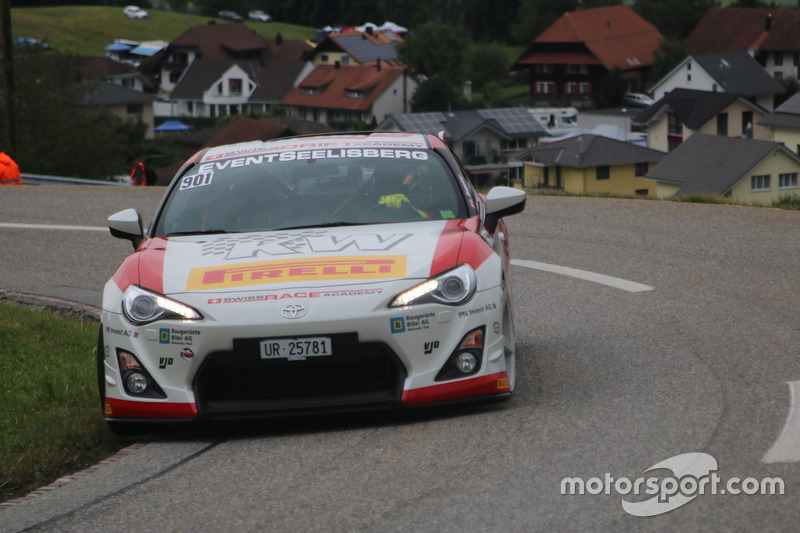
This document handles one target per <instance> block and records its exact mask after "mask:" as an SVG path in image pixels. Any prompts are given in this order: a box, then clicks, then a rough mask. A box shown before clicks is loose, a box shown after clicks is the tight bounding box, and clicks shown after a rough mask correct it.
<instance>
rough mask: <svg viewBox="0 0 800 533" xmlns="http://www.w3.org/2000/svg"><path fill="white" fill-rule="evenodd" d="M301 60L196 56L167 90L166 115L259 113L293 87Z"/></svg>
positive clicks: (275, 102) (196, 115) (275, 103)
mask: <svg viewBox="0 0 800 533" xmlns="http://www.w3.org/2000/svg"><path fill="white" fill-rule="evenodd" d="M302 70H303V63H301V62H292V61H269V60H265V61H259V62H255V61H232V60H227V59H219V60H213V59H198V60H195V61H193V62H192V64H191V65H190V66H189V67H188V68H187V69H186V72H184V74H183V76H181V79H180V81H179V82H178V83H177V84H176V85H175V88H174V89H173V91H172V92H171V93H170V96H169V100H170V105H169V111H167V112H164V113H163V114H164V115H167V116H192V117H221V116H226V115H238V114H258V113H263V112H266V111H267V110H268V109H269V108H270V107H271V106H273V105H279V104H280V103H281V101H282V100H283V98H284V97H285V96H286V95H287V94H289V92H290V91H291V90H292V89H293V88H294V85H295V81H296V79H297V78H298V77H299V76H300V73H301V72H302Z"/></svg>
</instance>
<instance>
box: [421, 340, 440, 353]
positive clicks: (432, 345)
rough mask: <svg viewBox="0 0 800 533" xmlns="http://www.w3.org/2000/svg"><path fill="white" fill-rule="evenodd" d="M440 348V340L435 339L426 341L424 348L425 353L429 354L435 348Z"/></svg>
mask: <svg viewBox="0 0 800 533" xmlns="http://www.w3.org/2000/svg"><path fill="white" fill-rule="evenodd" d="M438 349H439V341H433V342H426V343H425V347H424V350H425V354H426V355H427V354H432V353H433V351H434V350H438Z"/></svg>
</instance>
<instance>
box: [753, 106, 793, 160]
mask: <svg viewBox="0 0 800 533" xmlns="http://www.w3.org/2000/svg"><path fill="white" fill-rule="evenodd" d="M758 125H759V126H763V127H765V128H767V129H769V131H770V133H771V136H770V137H769V140H770V141H776V142H781V143H783V144H784V145H786V146H787V147H788V148H789V149H790V150H793V151H794V153H796V154H800V93H797V94H795V95H794V96H792V97H791V98H789V99H788V100H786V101H785V102H784V103H783V104H781V105H780V106H778V107H777V108H776V109H775V111H773V112H772V113H770V114H769V115H767V116H766V117H764V118H763V119H761V120H760V121H758Z"/></svg>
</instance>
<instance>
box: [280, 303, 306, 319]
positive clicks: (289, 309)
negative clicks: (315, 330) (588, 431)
mask: <svg viewBox="0 0 800 533" xmlns="http://www.w3.org/2000/svg"><path fill="white" fill-rule="evenodd" d="M281 316H283V318H289V319H294V318H303V317H304V316H306V308H305V307H303V306H302V305H297V304H291V305H287V306H286V307H284V308H283V309H281Z"/></svg>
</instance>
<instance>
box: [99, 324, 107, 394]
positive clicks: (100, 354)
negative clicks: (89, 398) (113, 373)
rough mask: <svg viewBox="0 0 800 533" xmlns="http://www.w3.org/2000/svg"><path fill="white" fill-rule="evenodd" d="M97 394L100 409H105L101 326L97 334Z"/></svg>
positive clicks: (104, 372) (103, 351) (104, 371)
mask: <svg viewBox="0 0 800 533" xmlns="http://www.w3.org/2000/svg"><path fill="white" fill-rule="evenodd" d="M97 393H98V395H99V396H100V409H105V407H106V370H105V345H104V343H103V326H102V325H101V326H100V331H99V332H98V334H97Z"/></svg>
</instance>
